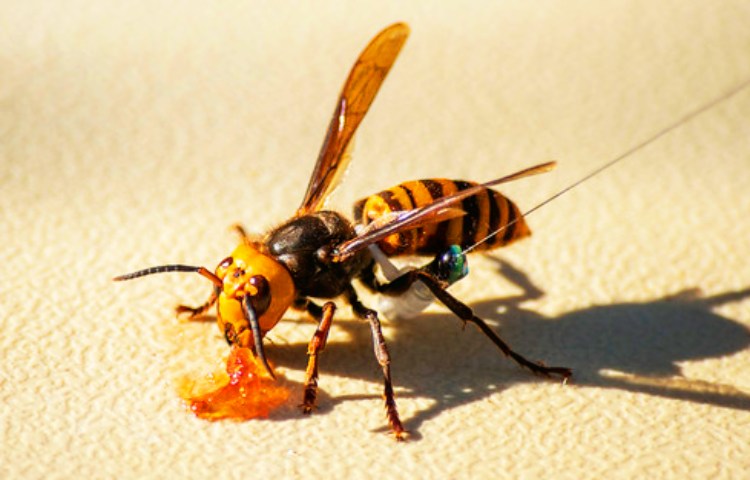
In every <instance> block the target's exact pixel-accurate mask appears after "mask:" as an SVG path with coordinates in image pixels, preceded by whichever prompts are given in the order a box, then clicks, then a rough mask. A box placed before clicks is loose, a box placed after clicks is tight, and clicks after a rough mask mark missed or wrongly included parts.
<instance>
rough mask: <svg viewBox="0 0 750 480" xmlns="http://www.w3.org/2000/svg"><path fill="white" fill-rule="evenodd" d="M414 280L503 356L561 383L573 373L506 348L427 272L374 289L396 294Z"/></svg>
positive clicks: (479, 320) (409, 275)
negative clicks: (555, 378)
mask: <svg viewBox="0 0 750 480" xmlns="http://www.w3.org/2000/svg"><path fill="white" fill-rule="evenodd" d="M415 281H421V282H422V283H424V284H425V285H426V286H427V288H429V289H430V291H431V292H432V294H433V295H435V297H436V298H437V299H438V300H440V302H441V303H442V304H443V305H445V306H446V307H448V309H449V310H450V311H451V312H453V313H454V314H455V315H456V316H457V317H458V318H460V319H461V320H463V321H464V322H471V323H473V324H474V325H476V326H477V327H479V330H481V331H482V333H484V334H485V335H486V336H487V337H488V338H489V339H490V340H492V343H494V344H495V346H497V348H499V349H500V350H501V351H502V352H503V353H504V354H505V355H506V356H508V357H510V358H512V359H513V360H514V361H515V362H516V363H517V364H519V365H520V366H521V367H524V368H527V369H529V370H530V371H531V372H532V373H534V374H536V375H542V376H545V377H551V376H553V375H558V376H560V377H561V378H562V380H563V383H565V382H567V380H568V378H570V376H571V375H572V374H573V371H572V370H571V369H569V368H566V367H548V366H546V365H544V364H543V363H541V362H533V361H531V360H528V359H526V358H525V357H524V356H523V355H521V354H520V353H517V352H515V351H514V350H513V349H511V348H510V345H508V344H507V343H505V341H504V340H503V339H502V338H500V336H499V335H498V334H497V333H495V331H494V330H492V329H491V328H490V326H489V325H487V323H485V321H484V320H482V319H481V318H479V317H477V316H476V315H474V311H473V310H472V309H471V308H470V307H469V306H468V305H466V304H465V303H463V302H462V301H460V300H459V299H457V298H456V297H454V296H453V295H451V294H450V293H448V291H447V290H445V288H443V286H442V285H441V282H440V281H438V280H437V279H435V278H434V277H433V276H432V275H430V274H429V273H427V272H424V271H420V270H413V271H411V272H409V273H407V274H406V275H403V276H401V277H399V278H397V279H396V280H394V281H393V282H391V283H387V284H385V285H381V286H380V287H379V288H378V289H379V290H380V292H381V293H384V294H386V295H388V294H391V295H394V294H395V295H397V294H398V293H400V292H402V291H405V290H406V289H407V288H408V286H409V285H411V284H412V283H414V282H415Z"/></svg>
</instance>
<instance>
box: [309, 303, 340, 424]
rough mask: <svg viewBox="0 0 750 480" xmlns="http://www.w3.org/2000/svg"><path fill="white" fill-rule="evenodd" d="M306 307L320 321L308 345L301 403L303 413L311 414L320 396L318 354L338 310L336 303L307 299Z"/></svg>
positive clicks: (326, 338) (323, 346)
mask: <svg viewBox="0 0 750 480" xmlns="http://www.w3.org/2000/svg"><path fill="white" fill-rule="evenodd" d="M305 307H306V308H307V311H308V313H309V314H310V315H311V316H312V317H313V318H315V319H316V320H317V321H318V328H317V329H316V330H315V334H313V337H312V338H311V339H310V343H309V344H308V345H307V355H308V359H307V369H306V370H305V383H304V391H303V395H302V405H301V407H302V413H304V414H309V413H311V412H312V410H313V408H314V407H315V400H316V398H317V396H318V355H319V354H320V352H322V351H323V350H324V349H325V347H326V342H327V341H328V331H329V330H330V329H331V325H332V324H333V314H334V312H335V311H336V304H335V303H333V302H326V303H325V304H323V306H322V307H320V306H318V305H317V304H315V303H313V302H312V301H310V300H307V301H306V303H305Z"/></svg>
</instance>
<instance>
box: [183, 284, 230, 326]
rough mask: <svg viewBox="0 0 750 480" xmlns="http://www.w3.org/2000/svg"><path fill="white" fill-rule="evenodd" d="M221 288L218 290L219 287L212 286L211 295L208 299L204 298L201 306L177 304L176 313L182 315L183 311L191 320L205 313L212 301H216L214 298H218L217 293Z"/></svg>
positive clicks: (212, 303)
mask: <svg viewBox="0 0 750 480" xmlns="http://www.w3.org/2000/svg"><path fill="white" fill-rule="evenodd" d="M220 292H221V290H219V287H214V289H213V291H212V292H211V296H210V297H208V300H206V303H204V304H203V305H201V306H198V307H188V306H187V305H178V306H177V308H176V309H175V310H176V311H177V315H178V316H179V315H182V314H183V313H187V314H188V319H190V320H193V319H195V318H196V317H201V316H203V315H205V314H206V312H207V311H208V309H209V308H211V307H212V306H213V305H214V303H216V300H217V299H218V298H219V293H220Z"/></svg>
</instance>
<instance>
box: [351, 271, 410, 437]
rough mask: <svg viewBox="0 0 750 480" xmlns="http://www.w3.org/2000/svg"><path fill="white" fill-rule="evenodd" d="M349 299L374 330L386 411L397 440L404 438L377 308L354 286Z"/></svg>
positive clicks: (404, 431)
mask: <svg viewBox="0 0 750 480" xmlns="http://www.w3.org/2000/svg"><path fill="white" fill-rule="evenodd" d="M346 295H347V300H348V301H349V304H350V305H351V306H352V309H353V310H354V313H356V314H357V316H359V317H361V318H362V319H363V320H367V321H368V322H369V324H370V330H371V332H372V344H373V347H374V349H375V358H376V359H377V360H378V363H379V364H380V367H381V368H382V369H383V383H384V390H383V397H384V398H385V411H386V415H387V417H388V423H389V424H390V426H391V430H392V431H393V434H394V435H395V436H396V440H398V441H401V440H404V436H405V434H406V430H404V426H403V425H402V424H401V419H400V418H399V415H398V409H397V408H396V399H395V398H394V395H393V383H392V381H391V357H390V355H389V354H388V347H387V346H386V344H385V338H384V337H383V332H382V330H381V328H380V320H379V319H378V314H377V312H376V311H375V310H372V309H369V308H367V307H365V306H364V305H363V304H362V302H360V301H359V298H358V297H357V292H356V291H355V290H354V287H352V286H351V285H350V286H349V288H348V290H347V292H346Z"/></svg>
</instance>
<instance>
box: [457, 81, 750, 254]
mask: <svg viewBox="0 0 750 480" xmlns="http://www.w3.org/2000/svg"><path fill="white" fill-rule="evenodd" d="M749 85H750V78H749V79H746V80H745V81H744V82H742V83H740V84H739V85H737V86H735V87H734V88H732V89H730V90H728V91H727V92H725V93H724V94H722V95H720V96H719V97H716V98H714V99H713V100H711V101H709V102H707V103H704V104H703V105H701V106H700V107H698V108H696V109H695V110H691V111H690V112H688V113H686V114H685V115H683V116H682V117H680V118H679V119H678V120H677V121H675V122H674V123H672V124H670V125H668V126H666V127H664V128H662V129H661V130H659V131H657V132H656V133H654V134H653V135H651V136H650V137H648V138H646V139H645V140H643V141H642V142H641V143H639V144H637V145H635V146H634V147H631V148H629V149H628V150H626V151H625V152H624V153H622V154H620V155H618V156H617V157H615V158H613V159H612V160H610V161H609V162H607V163H605V164H604V165H602V166H601V167H598V168H596V169H594V170H593V171H591V172H590V173H589V174H587V175H585V176H584V177H582V178H581V179H579V180H577V181H576V182H574V183H572V184H570V185H568V186H567V187H565V188H563V189H562V190H560V191H559V192H557V193H556V194H554V195H552V196H551V197H549V198H547V199H546V200H544V201H542V202H541V203H539V204H537V205H536V206H534V207H532V208H530V209H529V210H527V211H525V212H524V213H523V216H521V217H518V218H516V219H514V220H512V221H510V222H508V223H507V224H505V225H503V226H502V227H500V228H498V229H496V230H495V231H493V232H490V234H489V235H487V236H486V237H484V238H482V239H481V240H479V241H478V242H476V243H475V244H473V245H471V246H469V247H467V248H465V249H464V253H469V252H470V251H472V250H474V249H475V248H476V247H478V246H479V245H481V244H482V243H484V242H486V241H487V240H488V239H489V238H490V237H493V236H495V235H497V234H498V233H500V232H502V231H503V230H505V229H507V228H508V227H510V226H511V225H513V224H514V223H516V222H518V220H519V219H520V218H524V217H527V216H528V215H529V214H531V213H533V212H535V211H537V210H539V209H540V208H542V207H543V206H545V205H547V204H548V203H550V202H551V201H553V200H555V199H556V198H558V197H560V196H562V195H564V194H566V193H568V192H569V191H570V190H573V189H574V188H576V187H577V186H579V185H580V184H582V183H584V182H586V181H588V180H589V179H591V178H592V177H595V176H596V175H599V174H600V173H602V172H603V171H604V170H607V169H608V168H610V167H613V166H614V165H615V164H617V163H619V162H620V161H622V160H625V159H626V158H628V157H629V156H631V155H633V154H634V153H636V152H638V151H639V150H642V149H644V148H646V147H647V146H649V145H650V144H652V143H654V142H655V141H657V140H658V139H660V138H661V137H663V136H665V135H666V134H668V133H670V132H671V131H673V130H675V129H676V128H678V127H681V126H682V125H684V124H686V123H687V122H689V121H691V120H692V119H694V118H695V117H697V116H699V115H701V114H703V113H705V112H707V111H709V110H711V109H712V108H714V107H715V106H717V105H718V104H720V103H722V102H724V101H726V100H729V99H730V98H731V97H733V96H735V95H736V94H738V93H739V92H741V91H742V90H744V89H745V88H747V87H748V86H749Z"/></svg>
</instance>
